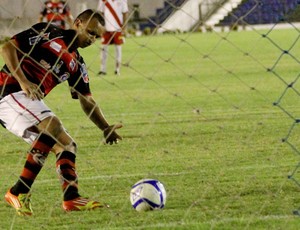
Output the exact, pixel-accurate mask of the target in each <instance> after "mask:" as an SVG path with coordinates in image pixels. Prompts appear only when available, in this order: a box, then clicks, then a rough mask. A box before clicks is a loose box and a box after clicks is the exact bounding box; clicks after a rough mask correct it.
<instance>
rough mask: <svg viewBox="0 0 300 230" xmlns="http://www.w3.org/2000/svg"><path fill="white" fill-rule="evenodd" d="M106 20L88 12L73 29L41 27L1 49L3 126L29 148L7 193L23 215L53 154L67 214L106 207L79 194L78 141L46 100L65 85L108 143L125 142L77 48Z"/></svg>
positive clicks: (0, 110) (95, 34)
mask: <svg viewBox="0 0 300 230" xmlns="http://www.w3.org/2000/svg"><path fill="white" fill-rule="evenodd" d="M103 22H104V20H103V17H102V16H101V15H100V14H99V13H97V12H95V11H93V10H90V9H89V10H86V11H84V12H82V13H81V14H79V15H78V17H77V18H76V19H75V21H74V24H73V29H70V30H63V29H60V28H58V27H56V26H53V25H49V24H47V23H45V22H43V23H38V24H35V25H33V26H32V27H31V28H29V29H27V30H25V31H22V32H20V33H19V34H17V35H15V36H13V37H12V38H11V40H9V41H8V42H6V43H5V44H4V45H3V47H2V56H3V59H4V61H5V63H6V64H5V66H4V67H3V69H2V70H1V71H0V123H1V124H2V126H3V127H5V128H6V129H7V130H8V131H10V132H11V133H13V134H15V135H16V136H18V137H20V138H22V139H23V140H24V141H26V142H28V143H29V144H31V147H30V150H29V151H28V155H27V159H26V162H25V165H24V168H23V170H22V172H21V175H20V177H19V179H18V181H17V182H16V183H15V185H14V186H12V187H11V188H10V189H9V190H8V191H7V193H6V195H5V199H6V201H7V202H8V203H9V204H10V205H11V206H12V207H14V208H15V209H16V211H17V213H18V214H20V215H32V213H33V212H32V208H31V203H30V189H31V186H32V184H33V182H34V180H35V178H36V176H37V175H38V173H39V172H40V170H41V169H42V167H43V165H44V162H45V160H46V158H47V156H48V154H49V152H50V151H52V152H54V153H55V155H56V171H57V173H58V175H59V177H60V180H61V185H62V190H63V202H62V207H63V209H64V210H66V211H80V210H90V209H94V208H98V207H105V206H106V205H104V204H102V203H100V202H98V201H93V200H89V199H86V198H83V197H81V196H80V195H79V191H78V178H77V174H76V169H75V168H76V167H75V158H76V152H77V146H76V143H75V141H74V140H73V139H72V137H71V136H70V134H69V133H68V132H67V131H66V129H65V128H64V127H63V125H62V122H61V121H60V119H59V118H58V117H57V116H56V115H55V114H54V113H53V112H52V111H51V110H50V108H49V107H47V105H46V104H45V103H44V101H43V98H44V97H45V96H47V95H48V93H50V91H51V90H52V89H53V88H54V87H55V86H56V85H58V84H60V83H62V82H64V81H66V82H68V84H69V86H70V92H71V96H72V98H74V99H78V100H79V103H80V105H81V108H82V109H83V111H84V112H85V113H86V115H87V116H88V117H89V118H90V120H91V121H92V122H93V123H94V124H95V125H96V126H97V127H98V128H99V129H100V130H102V131H103V132H104V137H105V140H106V143H109V144H113V143H117V142H118V140H121V139H122V138H121V136H119V135H118V134H117V132H116V131H115V130H116V129H118V128H121V126H122V125H121V124H116V125H109V123H108V122H107V120H106V118H105V117H104V115H103V113H102V111H101V109H100V108H99V106H98V105H97V104H96V102H95V100H94V99H93V97H92V95H91V91H90V87H89V78H88V73H87V69H86V65H85V63H84V60H83V58H82V57H81V56H80V54H79V52H78V50H77V48H85V47H87V46H89V45H91V44H92V43H94V42H95V41H96V38H98V37H100V36H101V35H102V34H103V32H104V31H105V28H104V27H103V26H102V24H101V23H103Z"/></svg>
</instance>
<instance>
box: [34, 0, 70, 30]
mask: <svg viewBox="0 0 300 230" xmlns="http://www.w3.org/2000/svg"><path fill="white" fill-rule="evenodd" d="M44 18H46V21H47V22H50V23H52V24H54V25H56V26H58V27H60V28H62V29H65V28H66V22H67V23H68V25H69V27H70V28H71V27H72V23H73V16H72V14H71V10H70V7H69V5H68V4H67V3H66V2H65V1H60V0H51V1H46V2H45V3H44V5H43V7H42V9H41V12H40V16H39V20H38V21H39V22H42V21H43V20H44Z"/></svg>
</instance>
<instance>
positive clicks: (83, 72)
mask: <svg viewBox="0 0 300 230" xmlns="http://www.w3.org/2000/svg"><path fill="white" fill-rule="evenodd" d="M80 72H81V77H82V79H83V81H84V82H85V83H89V76H88V72H87V69H86V66H85V64H84V63H82V64H81V67H80Z"/></svg>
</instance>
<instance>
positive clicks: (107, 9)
mask: <svg viewBox="0 0 300 230" xmlns="http://www.w3.org/2000/svg"><path fill="white" fill-rule="evenodd" d="M97 10H98V11H100V12H101V13H102V14H103V15H104V19H105V29H106V32H105V33H104V35H103V37H102V45H103V47H102V52H101V69H100V72H99V75H106V62H107V55H108V45H115V74H116V75H120V68H121V61H122V44H123V43H124V36H125V35H126V21H127V17H128V4H127V0H99V4H98V8H97Z"/></svg>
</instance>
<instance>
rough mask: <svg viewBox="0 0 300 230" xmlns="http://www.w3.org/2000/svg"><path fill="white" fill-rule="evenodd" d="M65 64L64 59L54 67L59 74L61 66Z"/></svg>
mask: <svg viewBox="0 0 300 230" xmlns="http://www.w3.org/2000/svg"><path fill="white" fill-rule="evenodd" d="M63 64H64V62H63V61H62V60H60V62H58V63H57V64H56V65H55V67H54V70H53V71H54V73H56V74H58V73H59V72H60V68H61V66H62V65H63Z"/></svg>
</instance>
